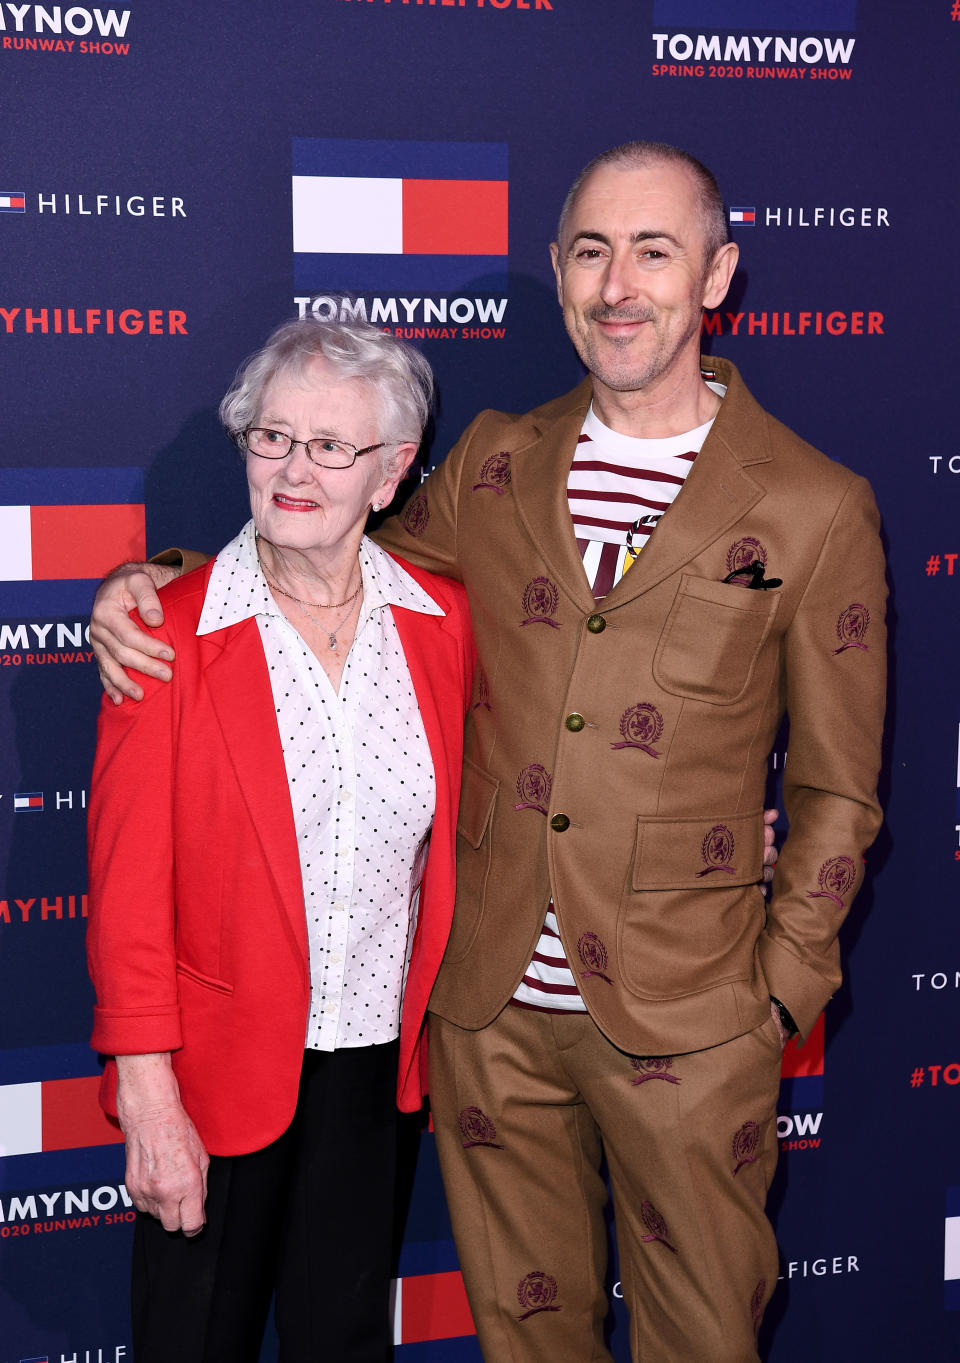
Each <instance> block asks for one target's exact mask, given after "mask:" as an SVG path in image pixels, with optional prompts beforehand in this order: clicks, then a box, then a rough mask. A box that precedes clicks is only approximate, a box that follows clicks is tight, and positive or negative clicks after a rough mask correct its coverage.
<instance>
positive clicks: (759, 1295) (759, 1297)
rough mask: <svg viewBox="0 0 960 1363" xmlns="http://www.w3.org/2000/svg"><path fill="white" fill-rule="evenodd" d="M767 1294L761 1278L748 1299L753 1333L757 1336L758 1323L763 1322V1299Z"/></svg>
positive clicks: (764, 1282)
mask: <svg viewBox="0 0 960 1363" xmlns="http://www.w3.org/2000/svg"><path fill="white" fill-rule="evenodd" d="M766 1292H767V1280H766V1278H761V1279H760V1281H759V1282H758V1283H757V1285H756V1287H755V1288H754V1289H753V1296H752V1297H751V1298H750V1315H751V1318H752V1319H753V1333H754V1334H755V1335H756V1334H759V1332H760V1322H761V1320H763V1299H764V1297H765V1296H766Z"/></svg>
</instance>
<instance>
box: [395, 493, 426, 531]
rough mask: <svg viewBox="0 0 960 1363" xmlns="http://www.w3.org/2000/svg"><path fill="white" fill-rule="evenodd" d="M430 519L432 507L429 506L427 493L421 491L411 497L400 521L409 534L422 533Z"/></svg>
mask: <svg viewBox="0 0 960 1363" xmlns="http://www.w3.org/2000/svg"><path fill="white" fill-rule="evenodd" d="M429 519H430V508H429V506H427V494H426V492H424V491H420V492H418V493H417V494H416V495H415V496H413V497H411V498H410V500H409V502H407V504H406V506H405V507H404V508H403V514H402V515H401V517H400V523H401V524H402V526H403V528H404V530H406V532H407V534H408V535H422V534H423V532H424V530H426V528H427V522H428V521H429Z"/></svg>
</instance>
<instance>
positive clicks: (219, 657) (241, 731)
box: [201, 618, 308, 965]
mask: <svg viewBox="0 0 960 1363" xmlns="http://www.w3.org/2000/svg"><path fill="white" fill-rule="evenodd" d="M201 644H202V646H203V649H204V653H205V654H206V655H207V660H206V665H205V668H204V678H205V681H206V683H207V687H208V689H209V694H210V698H211V701H212V704H213V709H214V713H215V715H216V719H217V723H218V724H219V726H220V730H221V732H222V734H223V741H224V748H225V751H226V753H227V756H228V758H229V760H230V762H231V763H232V765H233V769H234V771H235V773H236V777H237V783H238V785H239V787H240V790H241V793H242V795H243V799H244V801H245V803H246V805H247V808H248V810H249V811H250V820H251V822H252V824H253V826H254V828H255V829H256V834H257V837H258V839H259V842H260V848H261V853H262V856H263V861H264V864H265V865H266V866H267V868H268V870H269V872H270V875H271V876H272V878H273V881H274V883H275V885H276V888H277V897H278V901H279V903H280V904H281V905H282V906H283V910H284V914H285V919H286V922H287V924H288V926H289V931H290V933H291V936H292V939H293V941H294V943H295V945H296V948H297V951H298V952H299V954H300V955H301V957H302V958H303V961H304V964H305V965H306V963H307V959H308V955H307V938H306V920H305V915H304V907H303V882H302V878H301V875H300V855H299V852H298V850H297V835H296V829H295V827H294V822H293V811H292V809H291V807H290V794H289V790H288V786H287V775H286V768H285V766H284V761H283V748H282V746H281V743H280V734H279V731H278V729H277V725H276V721H275V719H274V704H273V692H272V690H271V687H270V678H269V674H268V672H267V664H266V659H265V657H264V653H263V645H262V643H261V641H260V631H259V629H258V628H257V622H256V620H255V619H252V618H251V619H248V620H244V621H243V622H242V624H240V625H235V626H232V627H231V628H229V629H224V630H217V631H216V632H215V633H213V634H209V635H206V636H204V638H203V640H201Z"/></svg>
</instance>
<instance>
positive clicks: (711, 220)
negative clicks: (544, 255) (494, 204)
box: [557, 142, 730, 267]
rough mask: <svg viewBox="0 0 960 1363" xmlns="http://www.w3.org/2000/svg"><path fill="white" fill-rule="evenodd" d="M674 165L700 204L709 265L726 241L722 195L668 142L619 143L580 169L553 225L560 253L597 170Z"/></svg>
mask: <svg viewBox="0 0 960 1363" xmlns="http://www.w3.org/2000/svg"><path fill="white" fill-rule="evenodd" d="M654 165H677V166H685V167H686V169H687V170H688V171H689V172H690V174H691V175H692V176H693V178H694V180H695V182H696V186H697V197H698V199H699V202H700V222H701V226H702V227H703V236H704V267H706V266H708V265H710V264H712V263H713V259H714V256H715V255H716V254H717V252H718V251H719V250H720V248H721V246H725V245H726V244H727V242H728V241H729V240H730V232H729V229H728V227H727V215H726V212H725V211H724V207H723V195H722V194H721V193H720V187H719V185H718V184H717V182H716V180H715V179H714V178H713V175H712V174H711V173H710V171H709V170H707V168H706V166H705V165H704V164H703V163H702V162H701V161H698V160H697V158H696V157H695V156H691V155H690V153H689V152H687V151H683V150H682V149H681V148H680V147H672V146H670V144H669V142H621V143H620V145H619V146H617V147H611V148H610V150H609V151H603V152H601V153H600V155H599V156H595V157H594V158H593V160H592V161H591V162H589V164H588V165H586V166H584V168H583V170H581V172H580V174H579V175H578V176H577V178H576V179H575V180H574V182H573V184H572V185H571V186H570V189H569V191H568V193H567V197H566V198H565V199H564V201H563V208H562V209H561V210H560V222H559V223H558V225H557V241H558V243H559V244H560V249H561V251H562V250H563V236H564V231H565V229H566V225H567V219H568V218H569V216H570V210H571V209H572V208H573V205H574V202H575V201H576V197H577V195H578V194H579V193H580V190H581V188H582V187H583V183H584V181H585V180H587V179H588V177H589V176H591V175H592V174H593V172H594V171H595V170H599V169H600V168H601V166H619V167H622V168H623V169H625V170H642V169H644V168H645V167H647V166H654Z"/></svg>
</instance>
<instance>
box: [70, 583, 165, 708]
mask: <svg viewBox="0 0 960 1363" xmlns="http://www.w3.org/2000/svg"><path fill="white" fill-rule="evenodd" d="M177 576H178V573H177V569H176V568H168V567H165V566H164V565H162V564H159V563H123V564H121V565H120V567H119V568H115V569H114V571H113V572H112V573H111V574H110V576H109V577H106V578H104V580H103V582H102V583H101V584H100V587H99V590H98V591H97V595H96V599H95V601H94V603H93V614H92V616H91V617H90V643H91V644H92V645H93V651H94V653H95V654H96V657H97V667H98V668H99V670H100V681H101V682H102V684H103V689H104V691H106V693H107V695H108V696H109V697H110V699H111V700H112V701H113V703H114V705H119V704H120V702H121V700H122V699H123V697H124V696H129V697H130V699H131V700H142V699H143V690H142V689H141V687H139V686H138V685H137V683H136V682H135V681H133V680H132V679H131V678H130V677H128V676H127V674H126V672H125V671H124V669H125V668H128V667H132V668H134V669H135V670H136V671H137V672H143V673H144V674H145V675H146V676H148V677H157V678H158V679H159V680H160V681H169V680H170V678H171V677H172V676H173V673H172V671H171V670H170V668H169V667H167V666H166V663H167V662H172V661H173V649H172V648H171V647H170V645H169V644H165V643H163V641H162V640H160V639H154V638H153V636H152V635H150V634H144V632H143V630H141V629H140V628H139V627H138V626H137V625H135V624H134V623H133V621H132V620H131V619H130V615H129V612H130V611H132V610H133V609H134V607H136V609H137V610H138V611H139V612H140V615H141V618H142V619H143V620H144V621H145V623H146V624H148V625H152V626H154V627H155V626H157V625H162V624H163V609H162V607H161V605H160V599H159V597H158V596H157V588H158V587H162V586H163V585H164V584H165V583H167V582H170V581H171V580H172V579H173V578H175V577H177ZM162 659H165V660H166V661H161V660H162Z"/></svg>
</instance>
